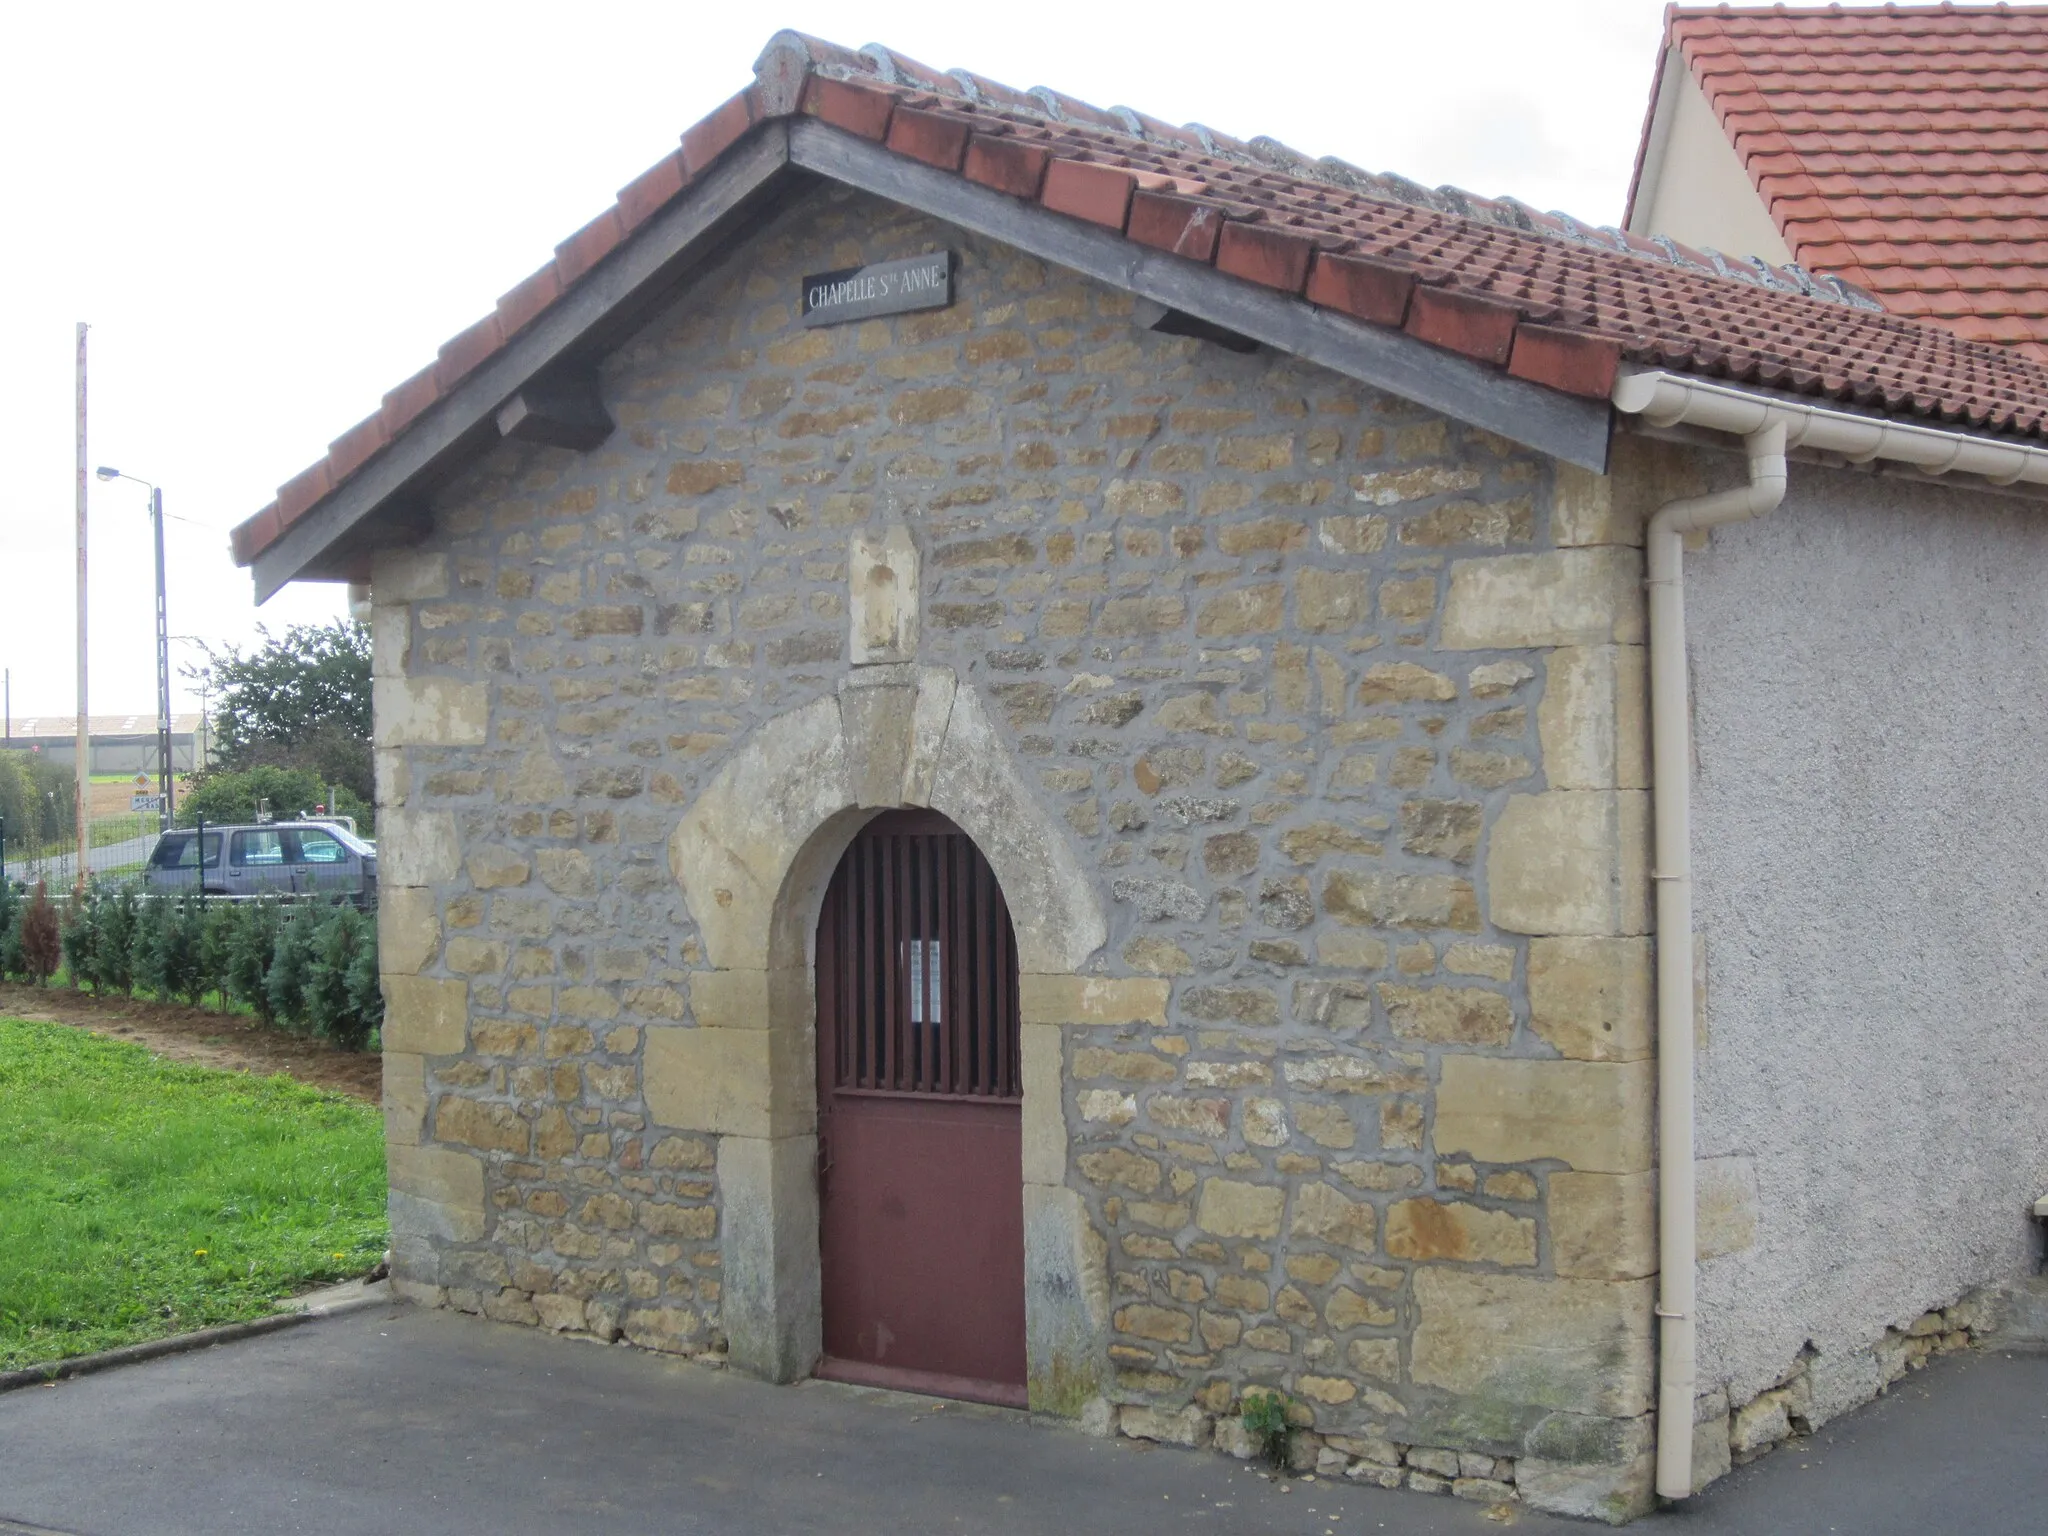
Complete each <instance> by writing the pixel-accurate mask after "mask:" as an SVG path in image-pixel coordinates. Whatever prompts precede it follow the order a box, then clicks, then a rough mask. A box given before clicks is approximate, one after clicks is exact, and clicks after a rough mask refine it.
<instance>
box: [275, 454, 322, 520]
mask: <svg viewBox="0 0 2048 1536" xmlns="http://www.w3.org/2000/svg"><path fill="white" fill-rule="evenodd" d="M333 489H334V480H333V478H332V477H331V476H330V475H329V474H328V473H327V461H326V460H325V459H322V460H320V461H319V462H318V463H317V464H314V465H313V466H312V467H311V468H309V469H302V470H300V471H299V472H298V473H297V474H296V475H293V476H292V477H291V479H289V480H287V481H285V483H284V484H283V485H280V486H279V487H278V488H277V522H278V526H279V527H280V528H289V527H291V525H292V524H293V523H295V522H297V521H298V520H299V519H300V518H301V517H303V516H304V515H305V512H306V509H307V508H308V507H310V506H312V505H313V503H314V502H316V501H318V500H319V499H320V498H321V497H322V496H325V495H326V494H327V493H328V492H329V491H331V490H333Z"/></svg>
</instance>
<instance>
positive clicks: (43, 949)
mask: <svg viewBox="0 0 2048 1536" xmlns="http://www.w3.org/2000/svg"><path fill="white" fill-rule="evenodd" d="M63 958H64V936H63V934H62V933H61V932H60V931H59V929H58V926H57V909H56V907H54V906H52V905H51V903H50V891H49V887H48V886H47V885H46V884H45V883H44V882H43V881H41V880H38V881H37V882H36V890H35V894H34V895H33V896H31V897H29V899H28V905H27V906H26V907H24V908H23V909H22V913H21V959H22V973H23V974H24V975H25V976H27V977H28V979H29V980H30V981H32V982H34V983H35V984H36V985H37V986H39V987H40V986H42V985H43V984H44V983H45V982H47V981H48V980H49V979H50V978H51V977H52V976H53V975H55V974H56V972H57V966H58V964H59V963H60V962H61V961H62V960H63Z"/></svg>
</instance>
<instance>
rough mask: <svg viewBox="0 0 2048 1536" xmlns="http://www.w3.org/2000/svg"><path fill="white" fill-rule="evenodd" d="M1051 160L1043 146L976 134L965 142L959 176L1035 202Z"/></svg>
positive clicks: (1049, 152)
mask: <svg viewBox="0 0 2048 1536" xmlns="http://www.w3.org/2000/svg"><path fill="white" fill-rule="evenodd" d="M1051 160H1052V153H1051V151H1049V150H1047V149H1046V148H1045V147H1044V146H1043V145H1039V144H1025V143H1022V142H1020V141H1018V140H1016V139H999V138H995V137H993V136H991V135H989V134H985V133H977V134H976V135H975V136H974V137H973V138H971V139H969V140H968V141H967V163H966V164H965V165H964V166H962V167H961V171H960V174H961V175H963V176H965V177H966V178H967V179H968V180H969V181H972V182H976V183H978V184H979V185H981V186H984V187H992V188H994V189H995V190H996V191H998V192H1003V193H1007V194H1008V195H1009V196H1011V197H1022V198H1029V199H1033V200H1035V199H1036V198H1037V196H1038V189H1039V188H1040V187H1041V186H1043V185H1044V184H1045V168H1046V166H1047V165H1048V164H1049V163H1050V162H1051Z"/></svg>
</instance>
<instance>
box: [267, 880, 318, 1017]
mask: <svg viewBox="0 0 2048 1536" xmlns="http://www.w3.org/2000/svg"><path fill="white" fill-rule="evenodd" d="M319 921H320V917H319V914H318V913H317V912H316V911H315V910H314V909H313V908H311V907H308V906H295V907H293V908H292V909H291V911H290V912H289V913H288V914H287V915H286V916H285V919H284V921H283V922H281V923H279V924H278V927H277V938H276V941H275V942H274V943H273V944H272V945H271V951H270V967H269V969H268V970H267V971H266V972H265V973H264V977H263V990H264V992H265V993H266V994H267V995H268V996H269V998H270V1016H271V1017H272V1018H273V1019H275V1020H276V1021H277V1022H278V1023H280V1024H283V1025H285V1026H286V1027H287V1028H291V1029H297V1028H299V1027H301V1026H302V1025H304V1024H305V1022H306V976H307V973H308V972H309V971H310V970H311V969H312V966H313V934H314V930H315V929H316V927H317V926H318V924H319Z"/></svg>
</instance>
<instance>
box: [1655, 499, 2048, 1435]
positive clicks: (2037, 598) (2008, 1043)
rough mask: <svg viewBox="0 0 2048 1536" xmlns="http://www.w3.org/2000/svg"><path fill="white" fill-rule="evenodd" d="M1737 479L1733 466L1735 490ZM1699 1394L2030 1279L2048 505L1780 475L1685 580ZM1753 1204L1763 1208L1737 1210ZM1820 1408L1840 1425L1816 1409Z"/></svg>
mask: <svg viewBox="0 0 2048 1536" xmlns="http://www.w3.org/2000/svg"><path fill="white" fill-rule="evenodd" d="M1732 468H1733V466H1732V464H1728V465H1720V466H1716V470H1717V473H1720V474H1721V475H1722V477H1723V478H1732V475H1731V474H1730V473H1729V471H1731V470H1732ZM1687 576H1688V579H1687V593H1686V602H1687V608H1688V618H1689V620H1690V623H1691V626H1692V644H1693V673H1694V679H1695V688H1696V694H1695V712H1694V718H1695V728H1696V733H1697V734H1696V740H1697V746H1696V778H1695V790H1694V795H1695V798H1694V806H1695V822H1694V846H1695V869H1696V874H1697V879H1698V896H1697V902H1698V924H1699V931H1700V932H1701V933H1702V934H1703V935H1704V937H1705V941H1706V961H1707V969H1708V977H1709V979H1708V989H1707V1008H1706V1014H1705V1019H1706V1026H1705V1031H1704V1033H1705V1035H1706V1041H1707V1043H1706V1047H1705V1050H1704V1052H1703V1053H1702V1055H1701V1057H1700V1072H1699V1110H1700V1120H1699V1138H1698V1147H1699V1152H1700V1155H1701V1156H1702V1157H1703V1158H1707V1159H1729V1160H1730V1161H1725V1162H1713V1163H1709V1164H1708V1165H1706V1167H1705V1168H1704V1169H1703V1175H1704V1176H1703V1204H1705V1205H1707V1206H1709V1208H1710V1209H1709V1219H1708V1221H1707V1224H1706V1227H1707V1230H1706V1238H1707V1242H1706V1244H1705V1245H1704V1247H1703V1251H1708V1252H1711V1251H1712V1249H1713V1248H1714V1247H1716V1246H1720V1245H1723V1244H1739V1243H1741V1242H1742V1241H1743V1238H1744V1236H1745V1229H1746V1227H1747V1225H1748V1218H1747V1216H1746V1214H1745V1212H1744V1210H1743V1208H1742V1207H1743V1199H1742V1191H1743V1190H1744V1189H1745V1187H1753V1188H1754V1191H1755V1206H1754V1226H1753V1233H1754V1235H1753V1241H1752V1243H1751V1246H1749V1247H1747V1248H1746V1249H1742V1250H1740V1251H1736V1252H1730V1253H1726V1254H1724V1255H1723V1256H1720V1257H1714V1258H1709V1259H1707V1260H1706V1262H1705V1263H1704V1264H1703V1265H1702V1267H1701V1276H1700V1304H1701V1318H1702V1327H1701V1370H1700V1385H1701V1389H1702V1390H1703V1391H1704V1390H1706V1389H1708V1388H1710V1387H1712V1386H1714V1385H1716V1384H1725V1385H1726V1386H1727V1387H1728V1388H1729V1396H1730V1399H1731V1400H1732V1401H1733V1402H1735V1403H1738V1404H1739V1403H1741V1402H1743V1401H1745V1400H1746V1399H1748V1398H1749V1397H1750V1396H1752V1395H1754V1394H1755V1393H1756V1392H1757V1391H1759V1390H1763V1389H1766V1388H1768V1387H1770V1386H1772V1385H1773V1384H1774V1383H1775V1382H1776V1381H1777V1379H1778V1378H1779V1376H1780V1374H1781V1373H1782V1372H1784V1371H1785V1370H1786V1368H1787V1367H1788V1366H1790V1365H1791V1364H1792V1362H1793V1360H1794V1359H1795V1357H1796V1356H1797V1354H1798V1352H1799V1351H1800V1349H1801V1347H1802V1346H1803V1345H1805V1344H1807V1343H1809V1342H1811V1343H1812V1344H1813V1345H1814V1347H1815V1348H1816V1349H1817V1350H1818V1351H1819V1358H1818V1359H1817V1360H1816V1361H1815V1366H1814V1380H1815V1385H1816V1396H1817V1398H1822V1399H1825V1398H1827V1397H1829V1396H1835V1397H1836V1398H1837V1400H1838V1401H1837V1404H1836V1406H1847V1405H1848V1404H1849V1403H1850V1402H1853V1401H1855V1400H1857V1399H1858V1398H1859V1397H1861V1396H1868V1395H1869V1390H1870V1389H1872V1388H1873V1387H1874V1384H1873V1383H1863V1384H1862V1388H1861V1389H1859V1386H1858V1381H1859V1379H1860V1376H1861V1375H1864V1374H1867V1373H1868V1372H1867V1367H1866V1366H1862V1365H1858V1364H1857V1363H1856V1362H1855V1361H1854V1360H1853V1359H1852V1358H1851V1357H1852V1356H1853V1354H1854V1353H1855V1352H1856V1351H1857V1350H1858V1349H1859V1348H1861V1347H1863V1346H1867V1345H1868V1344H1870V1343H1871V1342H1873V1341H1874V1340H1876V1339H1877V1338H1879V1337H1880V1336H1881V1335H1882V1334H1883V1331H1884V1329H1885V1327H1886V1325H1888V1324H1889V1325H1895V1326H1904V1325H1905V1324H1907V1323H1909V1322H1910V1321H1911V1320H1912V1319H1914V1318H1915V1317H1917V1316H1919V1315H1920V1314H1921V1313H1922V1312H1923V1311H1926V1310H1927V1309H1929V1308H1933V1307H1938V1306H1942V1305H1944V1304H1945V1303H1947V1302H1949V1301H1952V1300H1953V1299H1955V1298H1956V1297H1957V1296H1958V1295H1959V1294H1960V1293H1962V1292H1964V1291H1966V1290H1968V1289H1970V1288H1971V1287H1973V1286H1978V1285H1982V1284H1985V1283H1986V1282H1990V1281H1996V1280H2001V1279H2005V1278H2010V1277H2016V1276H2018V1275H2021V1274H2023V1273H2026V1272H2028V1271H2029V1270H2030V1269H2031V1264H2032V1254H2033V1251H2034V1244H2035V1241H2036V1240H2035V1239H2034V1237H2033V1236H2032V1234H2031V1232H2030V1230H2029V1225H2030V1224H2029V1221H2028V1218H2027V1214H2026V1213H2027V1210H2028V1207H2029V1206H2030V1205H2031V1203H2032V1201H2033V1199H2034V1197H2035V1196H2037V1195H2039V1194H2041V1193H2043V1192H2044V1190H2048V901H2044V896H2048V505H2037V504H2032V503H2028V502H2022V501H2018V500H2011V499H2005V498H1999V497H1992V496H1986V495H1959V494H1956V493H1954V492H1949V491H1944V490H1940V489H1932V488H1923V487H1919V486H1912V485H1906V484H1901V483H1900V482H1897V481H1892V480H1886V479H1879V478H1876V477H1873V476H1870V475H1866V474H1859V473H1854V472H1849V471H1829V470H1822V469H1818V468H1815V467H1813V466H1810V465H1801V464H1794V465H1793V467H1792V480H1791V489H1790V493H1789V494H1788V496H1787V497H1786V500H1785V504H1784V506H1783V508H1782V509H1781V510H1780V511H1778V512H1777V513H1775V514H1774V515H1772V516H1770V517H1768V518H1766V519H1764V520H1763V521H1761V522H1759V523H1755V524H1751V525H1748V526H1744V527H1737V528H1732V529H1724V530H1721V531H1719V532H1717V533H1716V534H1715V535H1714V540H1713V544H1712V547H1711V548H1710V549H1709V550H1706V551H1704V552H1702V553H1699V554H1696V555H1692V556H1689V557H1688V570H1687ZM1752 1179H1753V1186H1751V1180H1752ZM1817 1406H1818V1407H1819V1408H1820V1409H1821V1411H1822V1412H1823V1413H1825V1412H1828V1411H1830V1408H1829V1405H1828V1404H1827V1403H1826V1402H1825V1401H1822V1402H1820V1403H1817Z"/></svg>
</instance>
